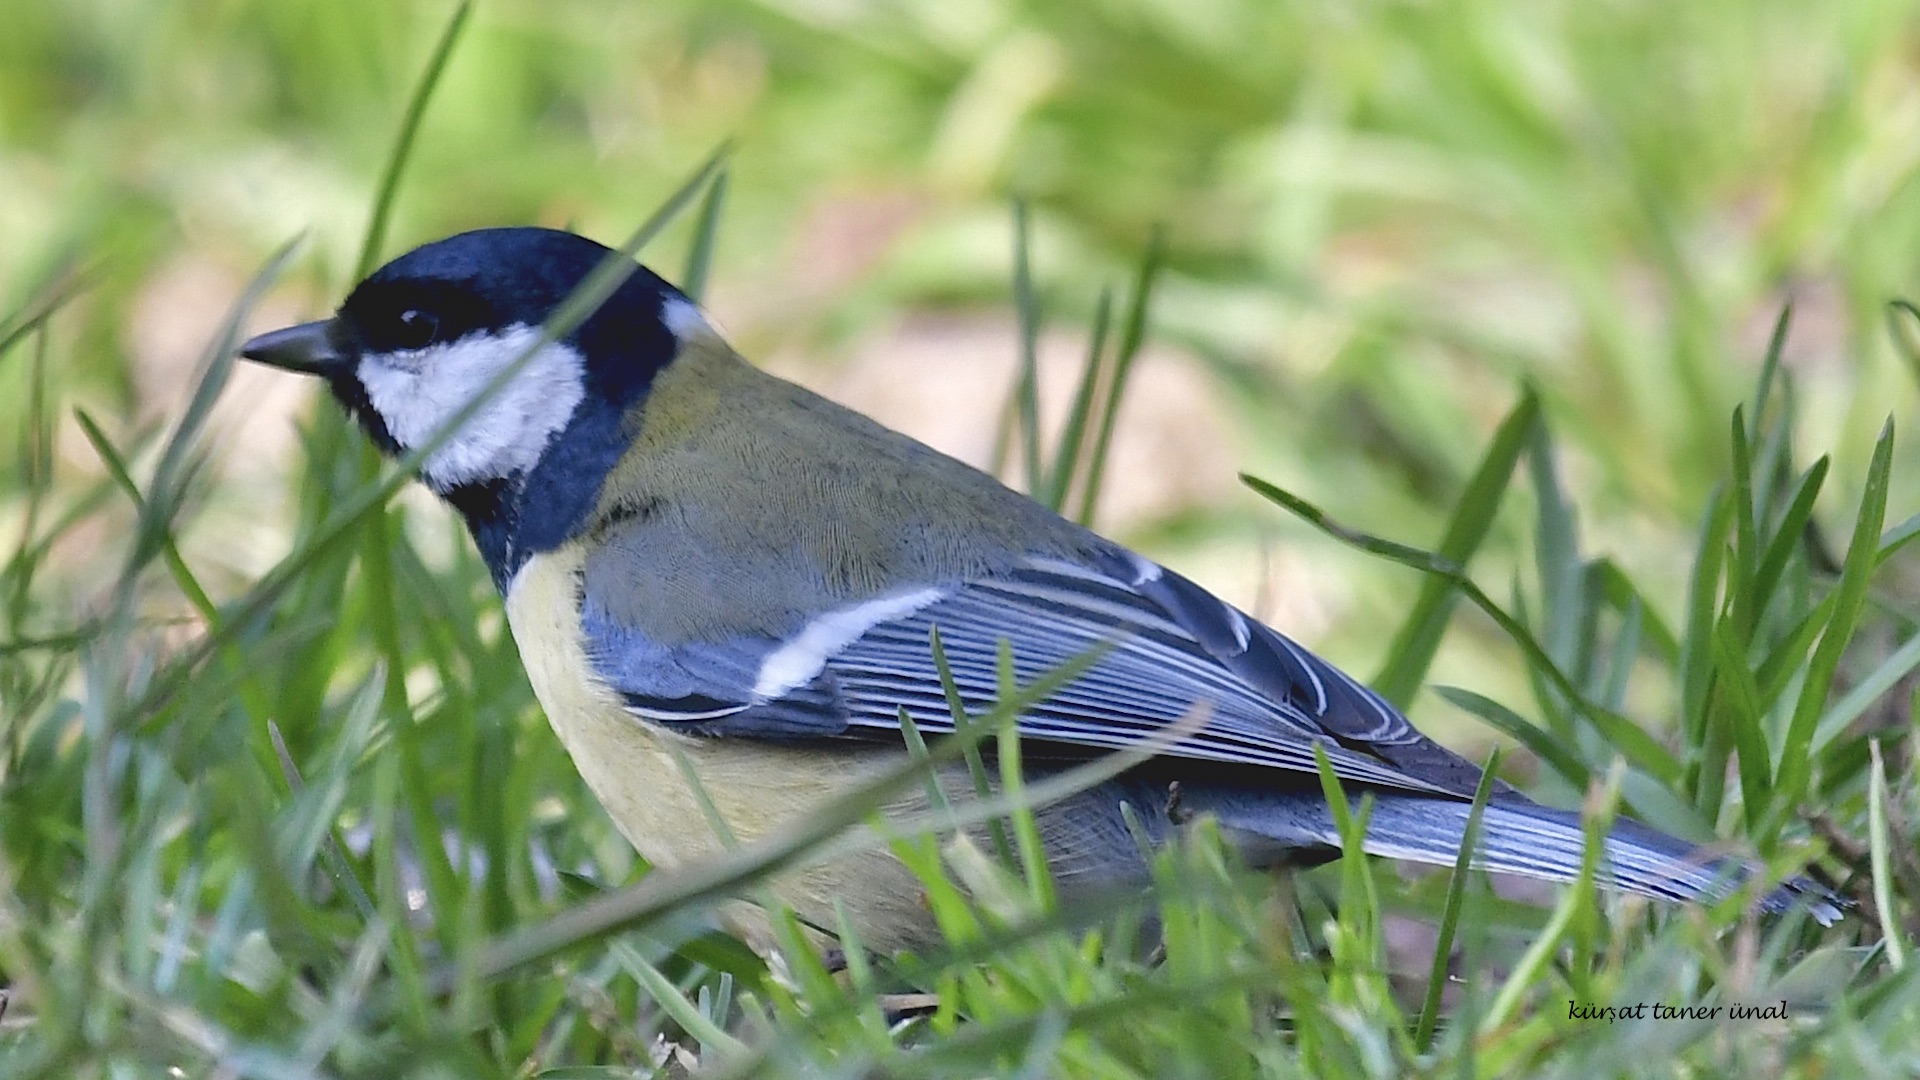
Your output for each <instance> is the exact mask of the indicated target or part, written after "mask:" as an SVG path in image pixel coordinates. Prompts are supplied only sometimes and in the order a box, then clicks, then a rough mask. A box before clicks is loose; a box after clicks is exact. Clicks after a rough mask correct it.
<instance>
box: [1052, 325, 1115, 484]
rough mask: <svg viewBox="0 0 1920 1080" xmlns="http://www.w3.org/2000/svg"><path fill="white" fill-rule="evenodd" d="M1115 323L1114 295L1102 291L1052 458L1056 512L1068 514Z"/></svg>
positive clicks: (1083, 458)
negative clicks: (1083, 361) (1109, 334)
mask: <svg viewBox="0 0 1920 1080" xmlns="http://www.w3.org/2000/svg"><path fill="white" fill-rule="evenodd" d="M1112 320H1113V292H1112V290H1110V289H1102V290H1100V299H1099V301H1098V302H1097V303H1096V304H1095V305H1094V309H1093V341H1092V343H1091V344H1090V345H1088V346H1087V362H1086V364H1085V366H1083V367H1082V368H1081V369H1080V385H1079V386H1078V387H1076V388H1075V389H1074V393H1073V408H1071V409H1070V410H1068V412H1067V426H1066V429H1065V430H1064V431H1062V432H1061V434H1060V446H1059V448H1058V449H1057V450H1056V451H1055V453H1054V455H1053V480H1052V483H1050V484H1049V485H1048V487H1047V493H1046V500H1045V501H1046V504H1047V507H1048V509H1050V510H1052V511H1053V512H1054V513H1065V512H1066V507H1067V495H1068V493H1069V491H1070V489H1071V488H1072V486H1073V481H1074V476H1075V474H1076V473H1078V472H1079V471H1080V463H1081V461H1083V460H1085V452H1086V449H1087V447H1086V442H1087V419H1088V417H1089V415H1090V414H1091V413H1092V412H1093V400H1094V392H1095V390H1096V387H1097V384H1098V383H1099V382H1100V376H1101V373H1102V365H1101V363H1100V361H1101V357H1102V356H1104V355H1105V354H1106V351H1107V328H1108V326H1109V324H1110V323H1111V322H1112Z"/></svg>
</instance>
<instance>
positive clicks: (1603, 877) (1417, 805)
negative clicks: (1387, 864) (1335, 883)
mask: <svg viewBox="0 0 1920 1080" xmlns="http://www.w3.org/2000/svg"><path fill="white" fill-rule="evenodd" d="M1236 802H1237V800H1236ZM1471 810H1472V807H1471V806H1470V805H1469V804H1468V803H1465V802H1453V801H1449V800H1445V799H1435V798H1430V797H1418V796H1406V795H1395V794H1387V793H1376V794H1375V798H1374V804H1373V810H1372V813H1371V815H1370V817H1369V818H1368V825H1367V842H1366V850H1367V852H1368V853H1369V854H1373V855H1382V856H1386V857H1389V858H1396V859H1405V860H1407V861H1410V862H1418V863H1427V864H1430V865H1436V866H1452V865H1453V864H1454V862H1455V860H1456V859H1457V858H1458V857H1459V852H1460V840H1461V837H1462V836H1463V835H1464V833H1465V832H1466V826H1467V817H1468V815H1469V814H1470V812H1471ZM1216 812H1218V813H1219V816H1220V818H1221V822H1222V824H1224V825H1227V826H1229V827H1231V828H1235V829H1242V830H1246V831H1249V832H1253V833H1255V834H1258V835H1261V836H1264V837H1267V838H1269V839H1271V840H1274V841H1277V842H1279V843H1280V844H1281V845H1282V846H1284V847H1295V848H1311V847H1323V848H1324V847H1338V846H1339V842H1340V835H1339V830H1338V829H1337V827H1336V826H1335V825H1334V822H1333V815H1332V813H1331V811H1330V810H1329V808H1328V807H1327V805H1326V803H1324V802H1322V801H1320V800H1317V799H1302V800H1292V799H1289V800H1285V801H1284V802H1283V803H1282V802H1278V801H1276V802H1270V803H1268V804H1267V805H1266V806H1265V807H1261V808H1258V809H1256V808H1255V807H1253V806H1249V805H1247V804H1246V803H1244V802H1241V803H1239V804H1238V805H1235V806H1221V807H1218V808H1217V810H1216ZM1585 849H1586V831H1585V828H1584V826H1583V825H1582V823H1581V821H1580V815H1578V814H1576V813H1572V812H1570V811H1566V810H1556V809H1553V808H1551V807H1546V806H1541V805H1539V804H1537V803H1533V802H1529V801H1527V800H1525V799H1522V798H1520V797H1518V796H1511V795H1509V796H1502V797H1500V798H1498V799H1496V800H1495V801H1493V802H1491V803H1489V804H1488V805H1487V807H1486V812H1485V816H1484V817H1483V818H1482V819H1481V828H1480V843H1479V850H1478V852H1477V853H1476V857H1475V859H1474V863H1473V864H1474V865H1475V866H1476V867H1479V868H1481V869H1485V870H1491V871H1496V872H1500V873H1508V874H1517V875H1520V876H1522V877H1530V878H1539V879H1542V880H1546V881H1558V882H1570V881H1573V880H1574V879H1575V878H1577V877H1578V876H1579V873H1580V865H1581V862H1582V859H1583V857H1584V853H1585ZM1759 872H1760V868H1759V867H1758V866H1756V865H1754V864H1752V863H1750V862H1748V861H1746V860H1744V859H1739V858H1733V857H1728V856H1718V855H1714V854H1711V853H1709V852H1707V851H1704V850H1702V849H1699V848H1696V847H1694V846H1693V845H1691V844H1688V843H1687V842H1685V841H1683V840H1679V839H1676V838H1675V837H1672V836H1668V835H1667V834H1665V833H1662V832H1659V831H1658V830H1655V829H1651V828H1648V827H1647V826H1645V825H1642V824H1640V823H1639V822H1636V821H1629V820H1625V819H1622V820H1620V821H1617V822H1615V823H1614V826H1613V828H1612V830H1611V831H1610V832H1609V833H1608V835H1607V837H1606V840H1605V842H1604V845H1603V849H1602V851H1601V858H1600V862H1599V866H1598V867H1597V868H1596V878H1597V881H1598V883H1599V884H1600V885H1602V886H1604V887H1607V888H1611V889H1617V890H1621V891H1624V892H1630V893H1637V894H1639V895H1642V896H1649V897H1653V898H1655V899H1658V900H1672V901H1703V900H1707V901H1710V900H1718V899H1720V898H1722V897H1724V896H1727V895H1729V894H1731V893H1733V892H1734V891H1736V890H1738V889H1739V888H1740V887H1741V885H1742V884H1743V883H1744V882H1745V881H1746V880H1747V879H1748V878H1750V877H1751V876H1752V875H1754V874H1756V873H1759ZM1845 905H1846V901H1844V900H1843V899H1841V898H1840V897H1838V896H1836V895H1834V894H1833V893H1832V892H1831V891H1829V890H1828V889H1827V888H1825V887H1824V886H1822V885H1820V884H1819V883H1817V882H1815V881H1812V880H1810V879H1807V878H1794V879H1793V880H1791V881H1788V882H1786V883H1785V884H1783V885H1781V886H1779V887H1778V888H1776V889H1774V890H1773V891H1772V892H1770V893H1768V894H1767V895H1766V896H1765V897H1764V898H1762V900H1761V901H1760V907H1761V909H1762V910H1764V911H1769V912H1779V911H1785V910H1787V909H1789V908H1793V907H1804V908H1805V909H1806V910H1807V912H1808V913H1809V914H1810V915H1812V916H1813V918H1814V919H1815V920H1817V921H1818V922H1819V923H1820V924H1821V925H1822V926H1830V925H1832V924H1833V923H1834V922H1835V921H1836V920H1837V919H1839V918H1840V915H1841V909H1842V908H1843V907H1844V906H1845Z"/></svg>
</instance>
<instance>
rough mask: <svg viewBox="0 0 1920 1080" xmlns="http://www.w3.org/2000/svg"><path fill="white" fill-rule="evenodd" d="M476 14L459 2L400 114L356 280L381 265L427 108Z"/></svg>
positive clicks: (358, 260)
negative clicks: (471, 18) (389, 231)
mask: <svg viewBox="0 0 1920 1080" xmlns="http://www.w3.org/2000/svg"><path fill="white" fill-rule="evenodd" d="M472 14H473V3H472V0H460V4H459V6H457V7H455V8H454V9H453V15H452V16H451V17H450V18H448V19H447V25H446V29H444V30H442V31H440V39H439V40H438V41H436V42H435V43H434V46H433V52H432V53H431V54H429V55H428V57H427V66H426V69H425V70H424V71H422V72H421V73H420V81H419V82H418V83H415V84H414V88H413V96H412V97H410V98H408V99H407V108H406V111H405V112H403V113H401V115H400V130H399V131H397V132H396V133H395V134H394V139H393V149H392V151H391V152H389V153H388V154H387V162H386V166H385V167H384V168H383V169H382V170H381V171H380V183H379V185H378V186H376V187H375V188H374V196H373V209H372V211H371V212H370V213H369V214H368V215H367V231H366V234H365V236H364V238H363V239H362V240H361V243H360V255H359V257H358V258H356V259H355V260H354V263H353V280H355V281H359V280H360V279H361V278H364V277H366V276H367V275H368V274H370V273H372V272H373V268H374V267H375V266H376V265H378V262H379V259H380V250H381V249H382V248H383V247H385V246H386V242H387V227H388V225H389V224H390V223H391V222H392V220H393V206H394V202H395V200H396V199H398V198H399V195H400V180H401V178H402V177H404V176H405V175H406V172H407V164H408V163H409V162H410V161H412V160H413V146H414V143H415V142H416V141H417V140H418V139H419V137H420V125H421V124H422V123H423V122H424V121H425V120H426V116H427V105H428V104H429V103H431V102H432V101H433V92H434V91H435V90H437V89H439V87H440V80H441V76H443V75H445V74H446V71H447V62H448V61H449V60H451V59H452V58H453V47H454V45H456V44H457V43H458V42H459V40H460V32H461V31H462V30H464V29H466V25H467V18H468V16H470V15H472Z"/></svg>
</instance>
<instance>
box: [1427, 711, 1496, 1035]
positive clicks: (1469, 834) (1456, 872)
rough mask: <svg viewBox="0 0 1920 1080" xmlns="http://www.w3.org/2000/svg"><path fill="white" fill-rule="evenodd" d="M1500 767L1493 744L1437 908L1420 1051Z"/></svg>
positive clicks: (1436, 1009) (1435, 1016) (1435, 1015)
mask: <svg viewBox="0 0 1920 1080" xmlns="http://www.w3.org/2000/svg"><path fill="white" fill-rule="evenodd" d="M1499 768H1500V750H1499V748H1498V747H1495V748H1494V750H1493V752H1492V753H1491V754H1489V755H1487V764H1486V767H1485V768H1484V769H1482V770H1481V771H1480V782H1479V784H1477V785H1475V787H1474V789H1473V806H1472V808H1471V809H1470V810H1468V811H1467V826H1466V828H1465V829H1463V830H1462V831H1461V834H1460V857H1459V858H1457V859H1455V860H1454V862H1453V879H1452V880H1451V881H1449V882H1448V883H1447V899H1446V903H1445V904H1444V905H1442V907H1441V909H1440V923H1439V926H1438V928H1437V932H1436V934H1435V936H1434V943H1433V964H1432V966H1431V967H1430V968H1429V969H1428V971H1427V994H1426V997H1425V999H1424V1000H1422V1001H1421V1003H1420V1020H1419V1023H1418V1025H1417V1026H1416V1027H1415V1028H1414V1033H1413V1044H1414V1046H1415V1047H1417V1048H1418V1049H1419V1050H1421V1051H1422V1052H1425V1051H1427V1050H1431V1049H1432V1048H1433V1032H1434V1028H1435V1027H1436V1026H1437V1025H1438V1024H1439V1022H1440V995H1441V992H1442V991H1444V990H1445V989H1446V985H1447V968H1448V967H1449V966H1450V965H1449V964H1448V960H1449V959H1450V958H1451V957H1452V954H1453V939H1454V935H1455V933H1456V932H1457V931H1458V929H1459V926H1460V913H1461V911H1462V910H1463V909H1464V908H1465V906H1466V901H1467V882H1468V881H1469V880H1470V879H1471V873H1470V871H1471V868H1472V866H1473V855H1474V852H1475V851H1477V850H1478V849H1479V847H1480V821H1481V819H1482V818H1483V817H1485V816H1486V809H1487V800H1488V799H1489V798H1491V797H1492V796H1493V778H1494V776H1495V775H1496V774H1497V773H1498V771H1499Z"/></svg>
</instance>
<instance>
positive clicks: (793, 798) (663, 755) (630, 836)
mask: <svg viewBox="0 0 1920 1080" xmlns="http://www.w3.org/2000/svg"><path fill="white" fill-rule="evenodd" d="M580 566H581V553H580V551H579V550H578V549H575V548H563V549H561V550H560V551H556V552H553V553H550V554H548V555H543V556H539V557H536V558H534V559H531V560H529V561H528V562H527V564H526V565H525V566H524V567H522V568H521V570H520V572H519V573H518V574H516V575H515V577H514V579H513V582H512V584H511V585H510V587H509V589H508V591H507V605H506V606H507V621H508V623H509V625H510V626H511V627H512V628H513V637H514V640H515V641H516V642H517V643H518V644H519V647H520V655H521V659H522V661H523V662H524V663H525V664H526V668H527V678H528V679H529V681H531V682H532V684H533V692H534V695H535V696H536V697H538V698H539V699H540V704H541V706H542V708H544V709H545V710H546V713H547V720H548V722H549V723H551V724H552V725H553V730H554V733H555V734H557V735H559V736H560V742H561V743H562V744H563V745H564V746H566V748H567V753H568V754H570V755H572V757H573V763H574V766H575V767H576V768H578V769H579V770H580V775H581V776H582V777H583V778H585V780H586V781H587V786H588V787H589V788H591V789H592V790H593V793H594V796H595V797H596V798H598V799H599V800H600V805H602V806H603V807H605V808H606V810H607V814H608V815H609V816H610V817H612V818H613V822H614V824H615V825H616V826H618V827H619V829H620V831H621V833H622V834H623V835H625V836H626V838H627V840H628V841H629V842H630V843H632V844H633V846H634V849H635V850H637V851H638V852H639V853H640V854H641V855H642V856H644V857H645V858H646V859H647V861H649V862H651V863H653V864H654V865H655V866H658V867H674V866H679V865H682V864H684V863H687V862H691V861H693V860H697V859H701V858H706V857H710V856H712V855H714V854H716V853H718V852H720V851H723V850H725V848H726V846H727V844H726V841H725V840H724V839H723V837H722V836H721V835H720V832H719V830H718V829H717V828H716V827H715V826H714V825H713V823H712V820H711V817H710V816H709V813H708V811H707V810H706V808H705V807H704V806H703V805H702V802H701V799H700V797H699V794H698V793H697V792H696V790H695V788H694V786H693V782H691V781H690V780H689V778H688V777H687V775H686V771H685V770H683V767H682V765H681V764H680V762H679V761H677V760H676V753H675V752H676V751H677V752H678V755H679V756H680V757H681V758H682V759H684V761H685V762H687V764H688V765H689V766H690V767H691V771H692V772H693V773H694V775H695V777H697V778H698V783H699V786H700V789H701V790H702V791H704V793H705V795H706V797H707V799H709V800H711V802H712V804H713V808H714V810H715V811H717V813H718V815H719V817H720V818H721V819H722V820H723V821H724V822H725V824H726V827H727V829H728V830H729V831H730V832H731V833H732V835H733V837H734V838H735V839H736V840H738V841H739V842H742V843H745V842H748V841H751V840H754V839H756V838H758V837H760V836H763V835H765V834H766V833H768V832H770V831H772V830H774V829H777V828H779V827H781V826H783V825H786V824H789V823H791V822H795V821H800V820H804V819H805V818H806V816H807V815H808V814H809V813H810V812H811V811H812V810H813V809H814V808H815V807H817V806H819V805H820V804H821V803H822V802H824V801H825V800H826V799H828V798H830V797H831V796H833V795H834V794H837V793H840V792H844V791H846V790H848V789H849V788H851V787H854V786H857V785H859V784H860V783H862V782H863V781H864V780H865V779H867V778H869V777H871V776H873V775H874V774H875V773H877V772H878V771H880V770H881V769H883V768H885V767H886V766H887V765H889V764H891V763H893V762H894V761H896V760H897V752H893V751H881V750H873V749H862V748H858V747H855V746H853V745H851V744H850V745H849V747H848V748H847V749H845V750H841V749H833V750H819V749H803V748H796V747H787V746H781V745H778V744H773V743H762V742H756V741H754V740H749V739H740V738H700V737H695V736H688V735H683V734H680V733H678V732H673V731H669V730H666V729H664V728H662V727H660V726H659V725H656V724H650V723H647V722H645V721H642V720H640V719H638V718H637V717H635V716H634V715H633V714H632V713H630V712H628V711H627V710H626V709H625V708H623V707H622V705H621V702H620V699H619V697H618V695H617V694H615V692H614V691H613V690H612V689H610V688H609V687H608V686H607V685H606V684H605V683H603V682H601V681H600V680H599V679H598V678H596V677H595V676H594V675H593V673H592V667H591V665H590V664H589V663H588V660H587V656H586V651H585V649H584V647H583V645H582V638H581V629H580V616H579V606H578V597H577V596H576V595H575V589H576V585H575V582H576V580H577V578H576V573H577V571H578V570H579V568H580ZM772 889H773V893H774V895H775V896H777V897H778V898H779V899H780V900H781V901H783V902H785V903H787V904H789V905H791V906H792V907H793V908H794V909H795V910H796V911H798V912H799V913H800V914H801V915H802V916H803V917H805V918H807V919H809V920H812V921H814V922H818V923H820V924H821V925H823V926H832V925H833V922H834V910H833V905H834V901H835V900H836V899H837V900H839V901H841V902H842V903H843V904H844V905H846V906H847V908H848V910H849V912H850V914H851V915H852V917H853V919H854V920H855V922H856V924H857V925H858V927H859V929H860V931H861V933H862V935H863V936H864V937H865V938H866V943H867V944H868V945H870V946H872V947H875V948H880V949H893V948H900V947H908V946H914V945H924V944H927V943H929V942H930V941H931V940H933V939H934V929H933V926H932V921H931V918H930V916H929V915H928V913H927V911H926V907H925V904H924V903H923V900H922V892H921V888H920V885H919V883H918V882H917V881H916V880H915V879H914V877H913V876H912V875H911V874H910V873H908V872H907V870H906V868H905V867H903V866H902V865H901V864H900V863H899V862H898V861H897V860H895V859H894V858H893V857H892V856H891V855H890V854H888V853H886V852H885V851H884V850H870V851H863V852H860V853H857V854H854V855H849V856H845V857H843V858H841V859H838V860H836V861H833V862H829V863H824V864H819V865H816V866H811V867H805V868H802V869H799V870H795V871H791V872H788V873H787V874H785V875H783V876H781V877H779V878H777V879H775V881H774V882H773V883H772ZM729 918H730V919H731V920H732V921H733V922H734V923H735V926H736V929H738V930H739V931H740V932H742V933H744V934H746V935H747V936H748V937H749V938H753V939H758V940H759V941H760V942H762V943H764V942H765V940H766V938H765V921H764V917H761V916H758V915H757V913H754V912H751V911H748V910H744V909H738V908H736V910H734V911H732V912H730V913H729Z"/></svg>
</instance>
